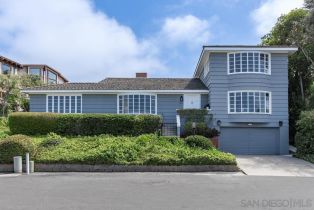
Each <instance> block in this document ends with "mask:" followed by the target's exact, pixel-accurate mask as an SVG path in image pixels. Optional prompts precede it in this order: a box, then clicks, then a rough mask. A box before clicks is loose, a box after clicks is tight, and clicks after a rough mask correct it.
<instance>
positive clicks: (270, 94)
mask: <svg viewBox="0 0 314 210" xmlns="http://www.w3.org/2000/svg"><path fill="white" fill-rule="evenodd" d="M242 92H254V93H255V92H259V93H268V94H269V113H267V112H266V98H265V112H242V111H241V112H236V104H235V105H234V109H235V111H234V112H230V98H229V95H230V93H234V97H235V98H236V93H241V110H242ZM235 100H236V99H235ZM227 101H228V114H258V115H271V114H272V92H270V91H263V90H233V91H228V92H227ZM248 109H249V107H248ZM254 110H255V96H254Z"/></svg>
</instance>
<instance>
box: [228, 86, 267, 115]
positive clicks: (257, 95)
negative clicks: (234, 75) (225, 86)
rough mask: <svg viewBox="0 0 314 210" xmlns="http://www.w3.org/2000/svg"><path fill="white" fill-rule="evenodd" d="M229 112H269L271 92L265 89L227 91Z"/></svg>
mask: <svg viewBox="0 0 314 210" xmlns="http://www.w3.org/2000/svg"><path fill="white" fill-rule="evenodd" d="M228 113H229V114H238V113H239V114H242V113H247V114H270V113H271V93H270V92H267V91H229V92H228Z"/></svg>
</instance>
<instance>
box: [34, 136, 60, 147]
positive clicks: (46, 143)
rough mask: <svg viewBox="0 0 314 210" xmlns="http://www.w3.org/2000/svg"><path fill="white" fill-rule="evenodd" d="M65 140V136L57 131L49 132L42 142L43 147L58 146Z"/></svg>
mask: <svg viewBox="0 0 314 210" xmlns="http://www.w3.org/2000/svg"><path fill="white" fill-rule="evenodd" d="M63 141H64V138H63V137H61V136H59V135H58V134H56V133H49V134H48V135H47V137H46V139H45V140H43V141H42V142H41V144H40V146H42V147H54V146H58V145H59V144H61V143H62V142H63Z"/></svg>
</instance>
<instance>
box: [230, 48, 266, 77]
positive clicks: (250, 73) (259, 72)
mask: <svg viewBox="0 0 314 210" xmlns="http://www.w3.org/2000/svg"><path fill="white" fill-rule="evenodd" d="M236 53H253V62H254V53H262V54H267V55H268V71H267V73H265V72H254V69H253V72H249V71H247V72H242V55H240V66H241V67H240V68H241V72H236V71H235V69H236V67H235V54H236ZM230 54H234V72H233V73H230V66H229V55H230ZM247 56H248V55H247ZM247 60H248V59H247ZM253 65H254V66H255V64H253ZM248 69H249V68H248ZM258 69H259V70H260V56H259V59H258ZM227 74H228V75H234V74H264V75H271V53H268V52H263V51H235V52H228V53H227Z"/></svg>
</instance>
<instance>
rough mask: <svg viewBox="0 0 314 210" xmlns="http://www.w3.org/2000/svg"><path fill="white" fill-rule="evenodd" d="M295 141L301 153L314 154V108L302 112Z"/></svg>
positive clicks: (298, 151)
mask: <svg viewBox="0 0 314 210" xmlns="http://www.w3.org/2000/svg"><path fill="white" fill-rule="evenodd" d="M295 143H296V147H297V153H298V154H299V155H300V154H302V155H304V154H314V110H312V111H305V112H302V113H301V115H300V120H299V121H298V122H297V133H296V135H295Z"/></svg>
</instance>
